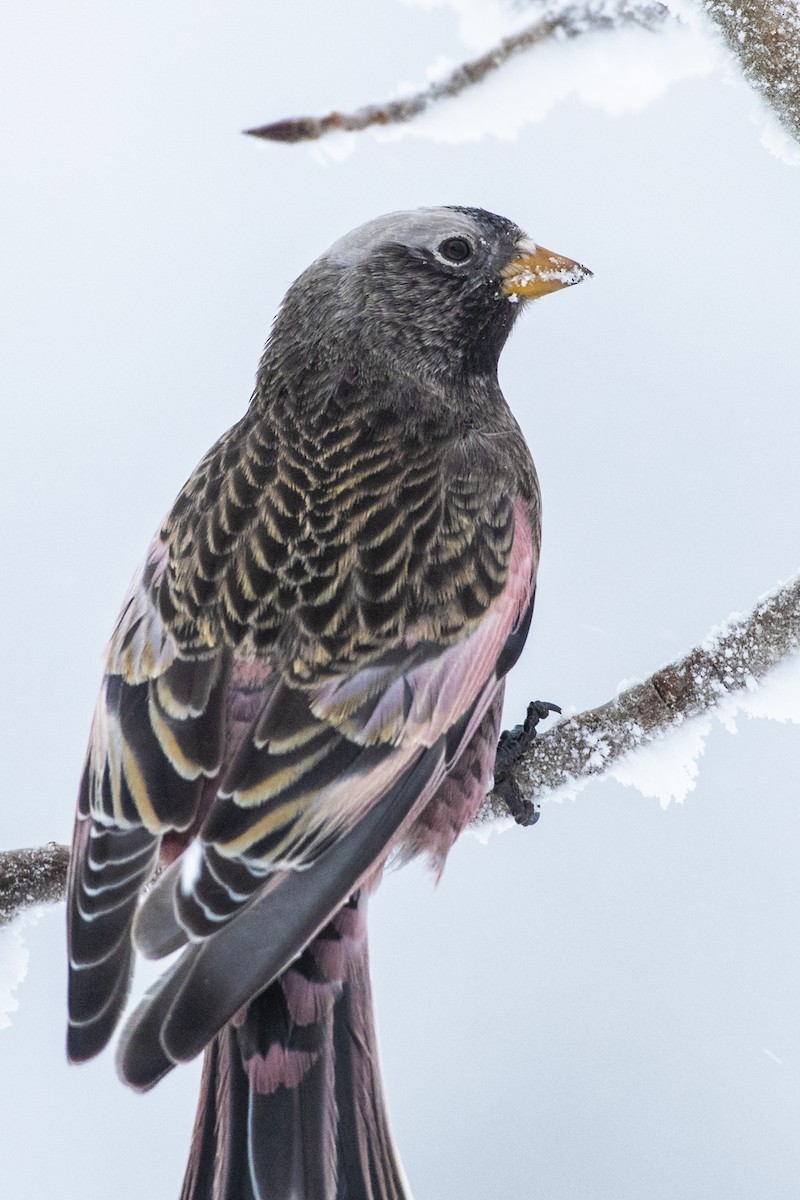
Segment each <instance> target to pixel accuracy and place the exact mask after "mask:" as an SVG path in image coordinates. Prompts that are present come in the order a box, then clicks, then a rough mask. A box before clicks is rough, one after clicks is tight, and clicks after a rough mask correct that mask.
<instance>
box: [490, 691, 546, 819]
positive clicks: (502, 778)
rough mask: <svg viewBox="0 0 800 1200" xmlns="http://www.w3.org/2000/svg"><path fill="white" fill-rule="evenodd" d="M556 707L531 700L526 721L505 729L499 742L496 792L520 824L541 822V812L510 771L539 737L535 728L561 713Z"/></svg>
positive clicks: (495, 781)
mask: <svg viewBox="0 0 800 1200" xmlns="http://www.w3.org/2000/svg"><path fill="white" fill-rule="evenodd" d="M560 712H561V709H560V708H559V707H558V705H557V704H551V703H550V702H549V701H548V700H531V702H530V704H529V705H528V711H527V712H526V714H525V720H524V721H523V723H522V724H521V725H515V726H514V728H513V729H504V730H503V732H502V733H501V734H500V740H499V742H498V743H497V754H496V757H495V760H494V793H495V795H496V796H499V797H500V799H501V800H502V801H503V803H504V804H505V806H506V808H507V809H508V811H509V812H510V814H511V816H512V817H513V818H514V820H515V821H516V822H517V824H518V825H534V824H535V823H536V822H537V821H538V820H539V809H538V808H537V807H536V805H535V804H534V803H533V801H532V800H526V799H525V797H524V796H523V795H522V792H521V791H520V786H519V784H518V783H517V781H516V779H515V778H514V776H513V774H512V773H511V768H512V767H513V766H514V763H515V762H517V760H518V759H519V758H520V756H521V755H522V754H524V752H525V751H526V750H527V749H528V747H529V746H530V744H531V743H532V741H533V739H534V738H535V737H536V726H537V725H538V724H539V722H540V721H544V720H546V719H547V717H549V716H550V714H551V713H560Z"/></svg>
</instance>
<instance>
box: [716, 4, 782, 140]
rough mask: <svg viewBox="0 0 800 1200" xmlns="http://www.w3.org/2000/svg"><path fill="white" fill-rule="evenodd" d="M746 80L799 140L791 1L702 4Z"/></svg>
mask: <svg viewBox="0 0 800 1200" xmlns="http://www.w3.org/2000/svg"><path fill="white" fill-rule="evenodd" d="M704 7H705V10H706V12H707V13H708V15H709V16H710V17H711V19H712V20H713V21H714V22H715V23H716V24H717V25H718V27H719V28H720V30H721V31H722V35H723V37H724V38H725V41H726V42H727V44H728V47H729V48H730V50H731V51H732V52H733V54H734V55H735V56H736V58H737V59H738V60H739V65H740V66H741V68H742V71H743V73H744V77H745V79H746V80H747V82H748V83H749V84H750V85H751V87H753V88H754V89H755V90H756V91H757V92H759V93H760V94H761V95H762V96H763V97H764V99H765V100H766V101H767V102H768V103H769V104H770V105H771V107H772V109H773V110H774V112H775V114H776V115H777V117H778V120H779V121H780V122H781V124H782V125H783V126H784V128H785V129H786V130H787V131H788V132H789V133H790V134H791V135H792V137H794V138H796V140H797V141H798V142H800V8H798V5H797V3H796V2H795V0H705V4H704Z"/></svg>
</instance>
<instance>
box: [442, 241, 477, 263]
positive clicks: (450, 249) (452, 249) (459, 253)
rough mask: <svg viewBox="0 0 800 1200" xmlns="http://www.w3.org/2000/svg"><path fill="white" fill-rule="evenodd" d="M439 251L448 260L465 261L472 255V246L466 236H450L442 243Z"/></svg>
mask: <svg viewBox="0 0 800 1200" xmlns="http://www.w3.org/2000/svg"><path fill="white" fill-rule="evenodd" d="M439 253H440V254H441V256H442V258H446V259H447V261H448V262H454V263H463V262H466V261H467V259H468V258H471V257H472V246H470V244H469V242H468V241H467V239H466V238H462V237H449V238H445V239H444V241H443V242H442V243H441V244H440V246H439Z"/></svg>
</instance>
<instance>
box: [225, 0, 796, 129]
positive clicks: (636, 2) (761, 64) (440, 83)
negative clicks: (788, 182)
mask: <svg viewBox="0 0 800 1200" xmlns="http://www.w3.org/2000/svg"><path fill="white" fill-rule="evenodd" d="M528 5H529V6H530V7H531V8H535V9H537V10H538V11H537V15H536V18H535V19H534V20H533V21H531V22H530V24H528V25H526V26H524V27H523V28H517V29H514V30H513V31H511V32H509V33H508V34H507V36H505V37H502V38H501V39H500V40H498V41H497V42H496V44H495V45H493V46H492V47H491V48H489V49H488V50H486V51H485V52H484V53H482V54H480V55H479V56H478V57H476V58H473V59H471V60H469V61H467V62H464V63H462V64H461V65H460V66H458V67H456V68H455V69H454V70H453V71H451V72H450V74H448V75H447V76H445V77H444V78H442V79H438V80H436V81H435V82H432V83H430V84H429V85H428V86H427V87H425V88H423V89H422V90H420V91H417V92H415V93H412V94H410V95H407V96H402V97H400V98H398V99H394V100H388V101H385V102H383V103H377V104H367V105H365V106H364V107H362V108H359V109H356V110H355V111H354V112H340V111H334V112H331V113H328V114H327V116H324V117H289V118H286V119H284V120H280V121H274V122H271V123H270V124H267V125H261V126H258V127H256V128H254V129H248V130H246V132H247V133H248V134H250V135H252V136H253V137H258V138H265V139H267V140H269V141H275V142H303V141H313V140H316V139H318V138H321V137H324V136H325V135H326V134H329V133H335V132H339V133H341V132H358V131H360V130H363V129H369V128H370V127H374V126H386V125H400V124H404V123H406V122H408V121H412V120H413V119H414V118H415V117H418V116H420V115H421V114H422V113H424V112H426V111H428V110H429V109H430V108H431V107H432V106H433V105H435V104H437V103H438V102H440V101H442V100H449V99H453V98H454V97H457V96H459V95H461V94H462V93H463V92H465V91H467V90H468V89H470V88H473V87H474V86H475V85H476V84H479V83H481V82H483V80H485V79H486V78H487V77H488V76H490V75H492V74H493V73H495V72H497V71H498V70H500V69H501V68H503V67H505V66H506V65H507V64H508V63H509V62H510V61H511V60H512V59H516V58H518V57H519V56H520V55H522V54H525V53H528V52H530V51H532V50H535V49H536V47H539V46H541V45H542V44H543V43H546V42H547V43H552V42H558V41H571V40H574V39H575V38H579V37H581V36H582V35H584V34H591V33H598V32H601V33H610V32H613V31H616V30H619V29H623V28H628V29H630V28H635V27H638V28H640V29H645V30H648V31H650V32H655V31H657V30H661V29H665V28H667V27H668V28H670V29H678V28H686V25H685V22H686V21H689V22H690V23H691V24H692V26H693V27H695V26H696V25H697V22H695V21H692V13H691V9H686V7H685V6H684V5H676V6H675V8H674V9H670V7H669V6H668V5H667V4H662V3H659V2H658V0H587V2H583V3H575V2H572V3H562V2H561V0H552V2H549V3H539V2H538V0H528ZM698 8H699V9H700V10H704V11H705V12H706V13H707V15H708V17H709V18H710V19H711V22H712V24H713V25H714V26H715V27H716V28H717V30H719V31H720V32H721V34H722V38H723V40H724V41H725V42H726V44H727V46H728V48H729V50H730V51H731V52H732V54H733V56H734V58H735V59H736V60H737V62H738V64H739V66H740V68H741V70H742V73H743V74H744V77H745V79H746V80H747V81H748V83H749V84H750V85H751V86H752V87H753V88H754V90H755V91H757V92H758V93H759V94H760V95H761V96H763V98H764V99H765V100H766V101H767V103H768V104H769V105H770V106H771V108H772V110H773V111H774V113H775V114H776V116H777V117H778V120H779V121H780V123H781V125H782V126H783V128H784V129H785V130H786V131H787V132H788V133H789V134H790V135H791V136H792V137H794V138H795V139H796V140H797V141H799V142H800V7H798V0H698ZM518 16H519V12H518V9H517V8H516V6H511V5H509V20H510V21H511V20H512V19H514V18H516V19H518ZM534 69H535V64H533V63H532V64H531V70H534ZM565 69H568V68H565Z"/></svg>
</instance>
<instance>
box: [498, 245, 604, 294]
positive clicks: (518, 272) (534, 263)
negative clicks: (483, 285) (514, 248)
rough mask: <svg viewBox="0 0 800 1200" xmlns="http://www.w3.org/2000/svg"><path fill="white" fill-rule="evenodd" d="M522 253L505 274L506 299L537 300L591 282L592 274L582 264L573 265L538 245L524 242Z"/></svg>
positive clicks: (520, 248)
mask: <svg viewBox="0 0 800 1200" xmlns="http://www.w3.org/2000/svg"><path fill="white" fill-rule="evenodd" d="M519 250H520V253H519V254H518V255H517V257H516V258H514V259H512V260H511V262H510V263H509V264H508V266H507V267H505V269H504V270H503V291H504V293H505V294H506V296H509V297H514V296H525V297H526V299H529V300H536V299H538V297H539V296H546V295H547V294H548V293H549V292H557V291H558V290H559V289H560V288H565V287H572V285H573V283H580V282H581V281H582V280H583V279H587V278H591V275H592V272H591V271H590V270H589V268H588V267H584V266H582V265H581V263H578V262H573V260H572V259H571V258H564V257H563V256H562V255H560V254H554V253H553V251H552V250H545V248H544V246H537V245H536V243H535V242H531V241H528V240H527V239H526V240H525V241H521V242H520V243H519Z"/></svg>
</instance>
